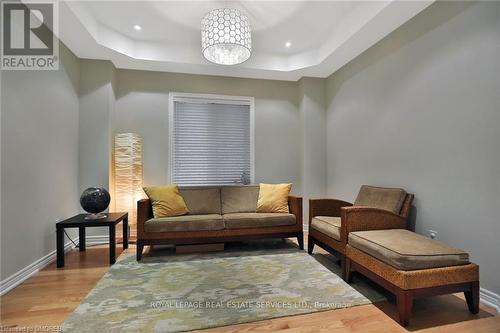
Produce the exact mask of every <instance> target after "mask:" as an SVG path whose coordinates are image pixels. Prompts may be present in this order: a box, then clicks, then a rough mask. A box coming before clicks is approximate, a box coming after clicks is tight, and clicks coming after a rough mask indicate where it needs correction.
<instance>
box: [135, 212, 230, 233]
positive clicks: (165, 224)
mask: <svg viewBox="0 0 500 333" xmlns="http://www.w3.org/2000/svg"><path fill="white" fill-rule="evenodd" d="M222 229H224V222H223V221H222V216H221V215H219V214H206V215H183V216H174V217H162V218H158V219H150V220H147V221H146V223H144V231H146V232H168V231H201V230H222Z"/></svg>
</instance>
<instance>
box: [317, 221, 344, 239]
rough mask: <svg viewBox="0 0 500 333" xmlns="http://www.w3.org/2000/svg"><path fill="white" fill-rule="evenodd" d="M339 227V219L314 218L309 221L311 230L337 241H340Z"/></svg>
mask: <svg viewBox="0 0 500 333" xmlns="http://www.w3.org/2000/svg"><path fill="white" fill-rule="evenodd" d="M340 225H341V219H340V217H333V216H315V217H313V218H312V220H311V228H313V229H314V230H316V231H319V232H321V233H323V234H325V235H327V236H330V237H332V238H333V239H335V240H338V241H340Z"/></svg>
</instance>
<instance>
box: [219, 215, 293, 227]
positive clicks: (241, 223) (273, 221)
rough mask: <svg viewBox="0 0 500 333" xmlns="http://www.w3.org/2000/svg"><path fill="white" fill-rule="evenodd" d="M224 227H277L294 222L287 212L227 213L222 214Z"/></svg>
mask: <svg viewBox="0 0 500 333" xmlns="http://www.w3.org/2000/svg"><path fill="white" fill-rule="evenodd" d="M222 217H223V219H224V225H225V227H226V229H239V228H259V227H278V226H283V225H293V224H295V223H296V221H295V215H293V214H287V213H229V214H224V215H222Z"/></svg>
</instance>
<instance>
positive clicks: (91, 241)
mask: <svg viewBox="0 0 500 333" xmlns="http://www.w3.org/2000/svg"><path fill="white" fill-rule="evenodd" d="M78 241H79V238H78V237H76V238H75V239H73V242H75V244H78ZM107 243H109V237H108V236H87V237H85V245H98V244H107ZM73 248H75V246H74V245H73V243H72V242H71V241H69V242H67V243H66V244H65V245H64V252H67V251H69V250H71V249H73ZM55 260H56V250H54V251H52V252H50V253H49V254H47V255H45V256H43V257H42V258H40V259H38V260H37V261H35V262H33V263H32V264H30V265H28V266H26V267H25V268H23V269H21V270H20V271H18V272H16V273H14V274H12V275H11V276H9V277H8V278H6V279H4V280H2V281H1V282H0V296H3V295H5V294H6V293H7V292H9V291H10V290H12V289H13V288H15V287H17V286H18V285H20V284H21V283H23V282H24V281H25V280H27V279H28V278H30V277H31V276H33V275H34V274H35V273H37V272H39V271H41V270H42V269H43V268H44V267H45V266H47V265H48V264H50V263H51V262H53V261H55Z"/></svg>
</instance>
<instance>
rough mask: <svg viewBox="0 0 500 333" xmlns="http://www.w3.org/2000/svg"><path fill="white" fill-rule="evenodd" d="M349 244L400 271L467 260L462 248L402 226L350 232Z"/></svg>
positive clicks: (467, 256) (459, 263)
mask: <svg viewBox="0 0 500 333" xmlns="http://www.w3.org/2000/svg"><path fill="white" fill-rule="evenodd" d="M349 245H350V246H352V247H354V248H356V249H358V250H361V251H363V252H365V253H367V254H369V255H371V256H373V257H375V258H377V259H378V260H380V261H383V262H385V263H386V264H388V265H391V266H393V267H395V268H396V269H398V270H402V271H409V270H417V269H427V268H436V267H448V266H456V265H466V264H468V263H469V255H468V254H467V253H466V252H465V251H463V250H460V249H456V248H453V247H451V246H448V245H446V244H444V243H441V242H438V241H435V240H433V239H430V238H427V237H424V236H422V235H419V234H417V233H414V232H411V231H408V230H404V229H390V230H372V231H357V232H351V233H349Z"/></svg>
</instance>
